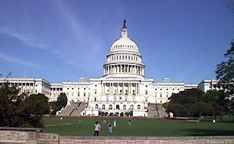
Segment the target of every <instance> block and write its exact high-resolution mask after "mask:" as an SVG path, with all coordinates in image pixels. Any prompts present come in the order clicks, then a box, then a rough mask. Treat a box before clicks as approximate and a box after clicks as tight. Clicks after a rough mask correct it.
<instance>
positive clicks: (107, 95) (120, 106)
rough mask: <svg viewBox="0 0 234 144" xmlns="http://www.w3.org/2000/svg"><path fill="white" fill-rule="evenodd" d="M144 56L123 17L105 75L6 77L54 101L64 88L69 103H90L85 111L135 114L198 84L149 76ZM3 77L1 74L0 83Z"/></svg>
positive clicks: (89, 112)
mask: <svg viewBox="0 0 234 144" xmlns="http://www.w3.org/2000/svg"><path fill="white" fill-rule="evenodd" d="M142 58H143V57H142V55H141V53H140V51H139V48H138V45H137V44H136V43H135V42H134V41H133V40H131V39H130V38H129V33H128V29H127V27H126V21H124V25H123V28H122V30H121V36H120V38H119V39H118V40H117V41H115V42H114V43H113V44H112V46H111V48H110V52H109V54H108V55H107V62H106V63H105V64H104V65H103V69H104V75H103V77H101V78H91V79H90V80H89V81H87V80H86V79H85V78H80V80H79V81H74V82H69V81H66V82H63V83H49V82H47V81H45V80H43V79H34V78H7V81H9V82H10V83H12V84H14V83H15V84H17V85H19V87H20V88H22V91H29V92H30V93H43V94H45V95H46V96H48V97H49V98H50V101H55V100H56V99H57V97H58V95H59V94H60V93H61V92H64V93H66V95H67V97H68V103H69V104H70V103H71V102H72V101H74V102H78V101H79V102H87V103H88V106H87V108H86V109H85V110H84V111H83V114H86V115H98V112H108V113H114V114H115V113H116V112H117V113H119V114H120V113H121V112H123V113H125V112H130V111H133V115H134V116H147V106H148V105H149V103H158V104H162V103H165V102H167V101H168V98H169V97H170V96H171V94H172V93H178V92H180V91H184V90H186V89H191V88H197V86H198V85H197V84H185V83H174V82H171V81H170V79H169V78H164V79H163V81H162V82H154V79H149V78H146V77H145V65H144V63H143V60H142ZM4 80H6V79H4V78H1V79H0V83H3V82H4Z"/></svg>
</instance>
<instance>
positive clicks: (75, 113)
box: [71, 102, 88, 116]
mask: <svg viewBox="0 0 234 144" xmlns="http://www.w3.org/2000/svg"><path fill="white" fill-rule="evenodd" d="M87 106H88V103H85V102H82V103H79V105H78V107H76V108H75V109H74V110H73V112H72V113H71V116H81V112H82V111H83V110H84V109H85V108H86V107H87Z"/></svg>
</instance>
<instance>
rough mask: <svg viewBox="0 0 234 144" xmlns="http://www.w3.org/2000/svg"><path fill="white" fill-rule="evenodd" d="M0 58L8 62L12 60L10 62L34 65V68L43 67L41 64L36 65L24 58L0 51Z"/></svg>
mask: <svg viewBox="0 0 234 144" xmlns="http://www.w3.org/2000/svg"><path fill="white" fill-rule="evenodd" d="M0 59H3V60H5V61H8V62H12V63H17V64H21V65H23V66H28V67H34V68H43V67H42V66H41V65H38V64H35V63H32V62H28V61H25V60H21V59H18V58H15V57H12V56H9V55H6V54H3V53H0Z"/></svg>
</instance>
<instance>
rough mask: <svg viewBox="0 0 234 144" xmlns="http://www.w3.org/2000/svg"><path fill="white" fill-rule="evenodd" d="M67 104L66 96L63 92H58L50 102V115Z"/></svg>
mask: <svg viewBox="0 0 234 144" xmlns="http://www.w3.org/2000/svg"><path fill="white" fill-rule="evenodd" d="M66 105H67V96H66V94H65V93H60V94H59V96H58V98H57V101H56V102H50V108H51V109H53V111H52V113H51V114H52V115H55V114H56V112H57V111H59V110H61V108H62V107H65V106H66Z"/></svg>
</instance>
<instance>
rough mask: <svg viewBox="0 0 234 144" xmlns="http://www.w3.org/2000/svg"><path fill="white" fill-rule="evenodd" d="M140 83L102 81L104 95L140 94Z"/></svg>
mask: <svg viewBox="0 0 234 144" xmlns="http://www.w3.org/2000/svg"><path fill="white" fill-rule="evenodd" d="M139 93H140V88H139V83H102V95H106V94H109V95H138V94H139Z"/></svg>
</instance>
